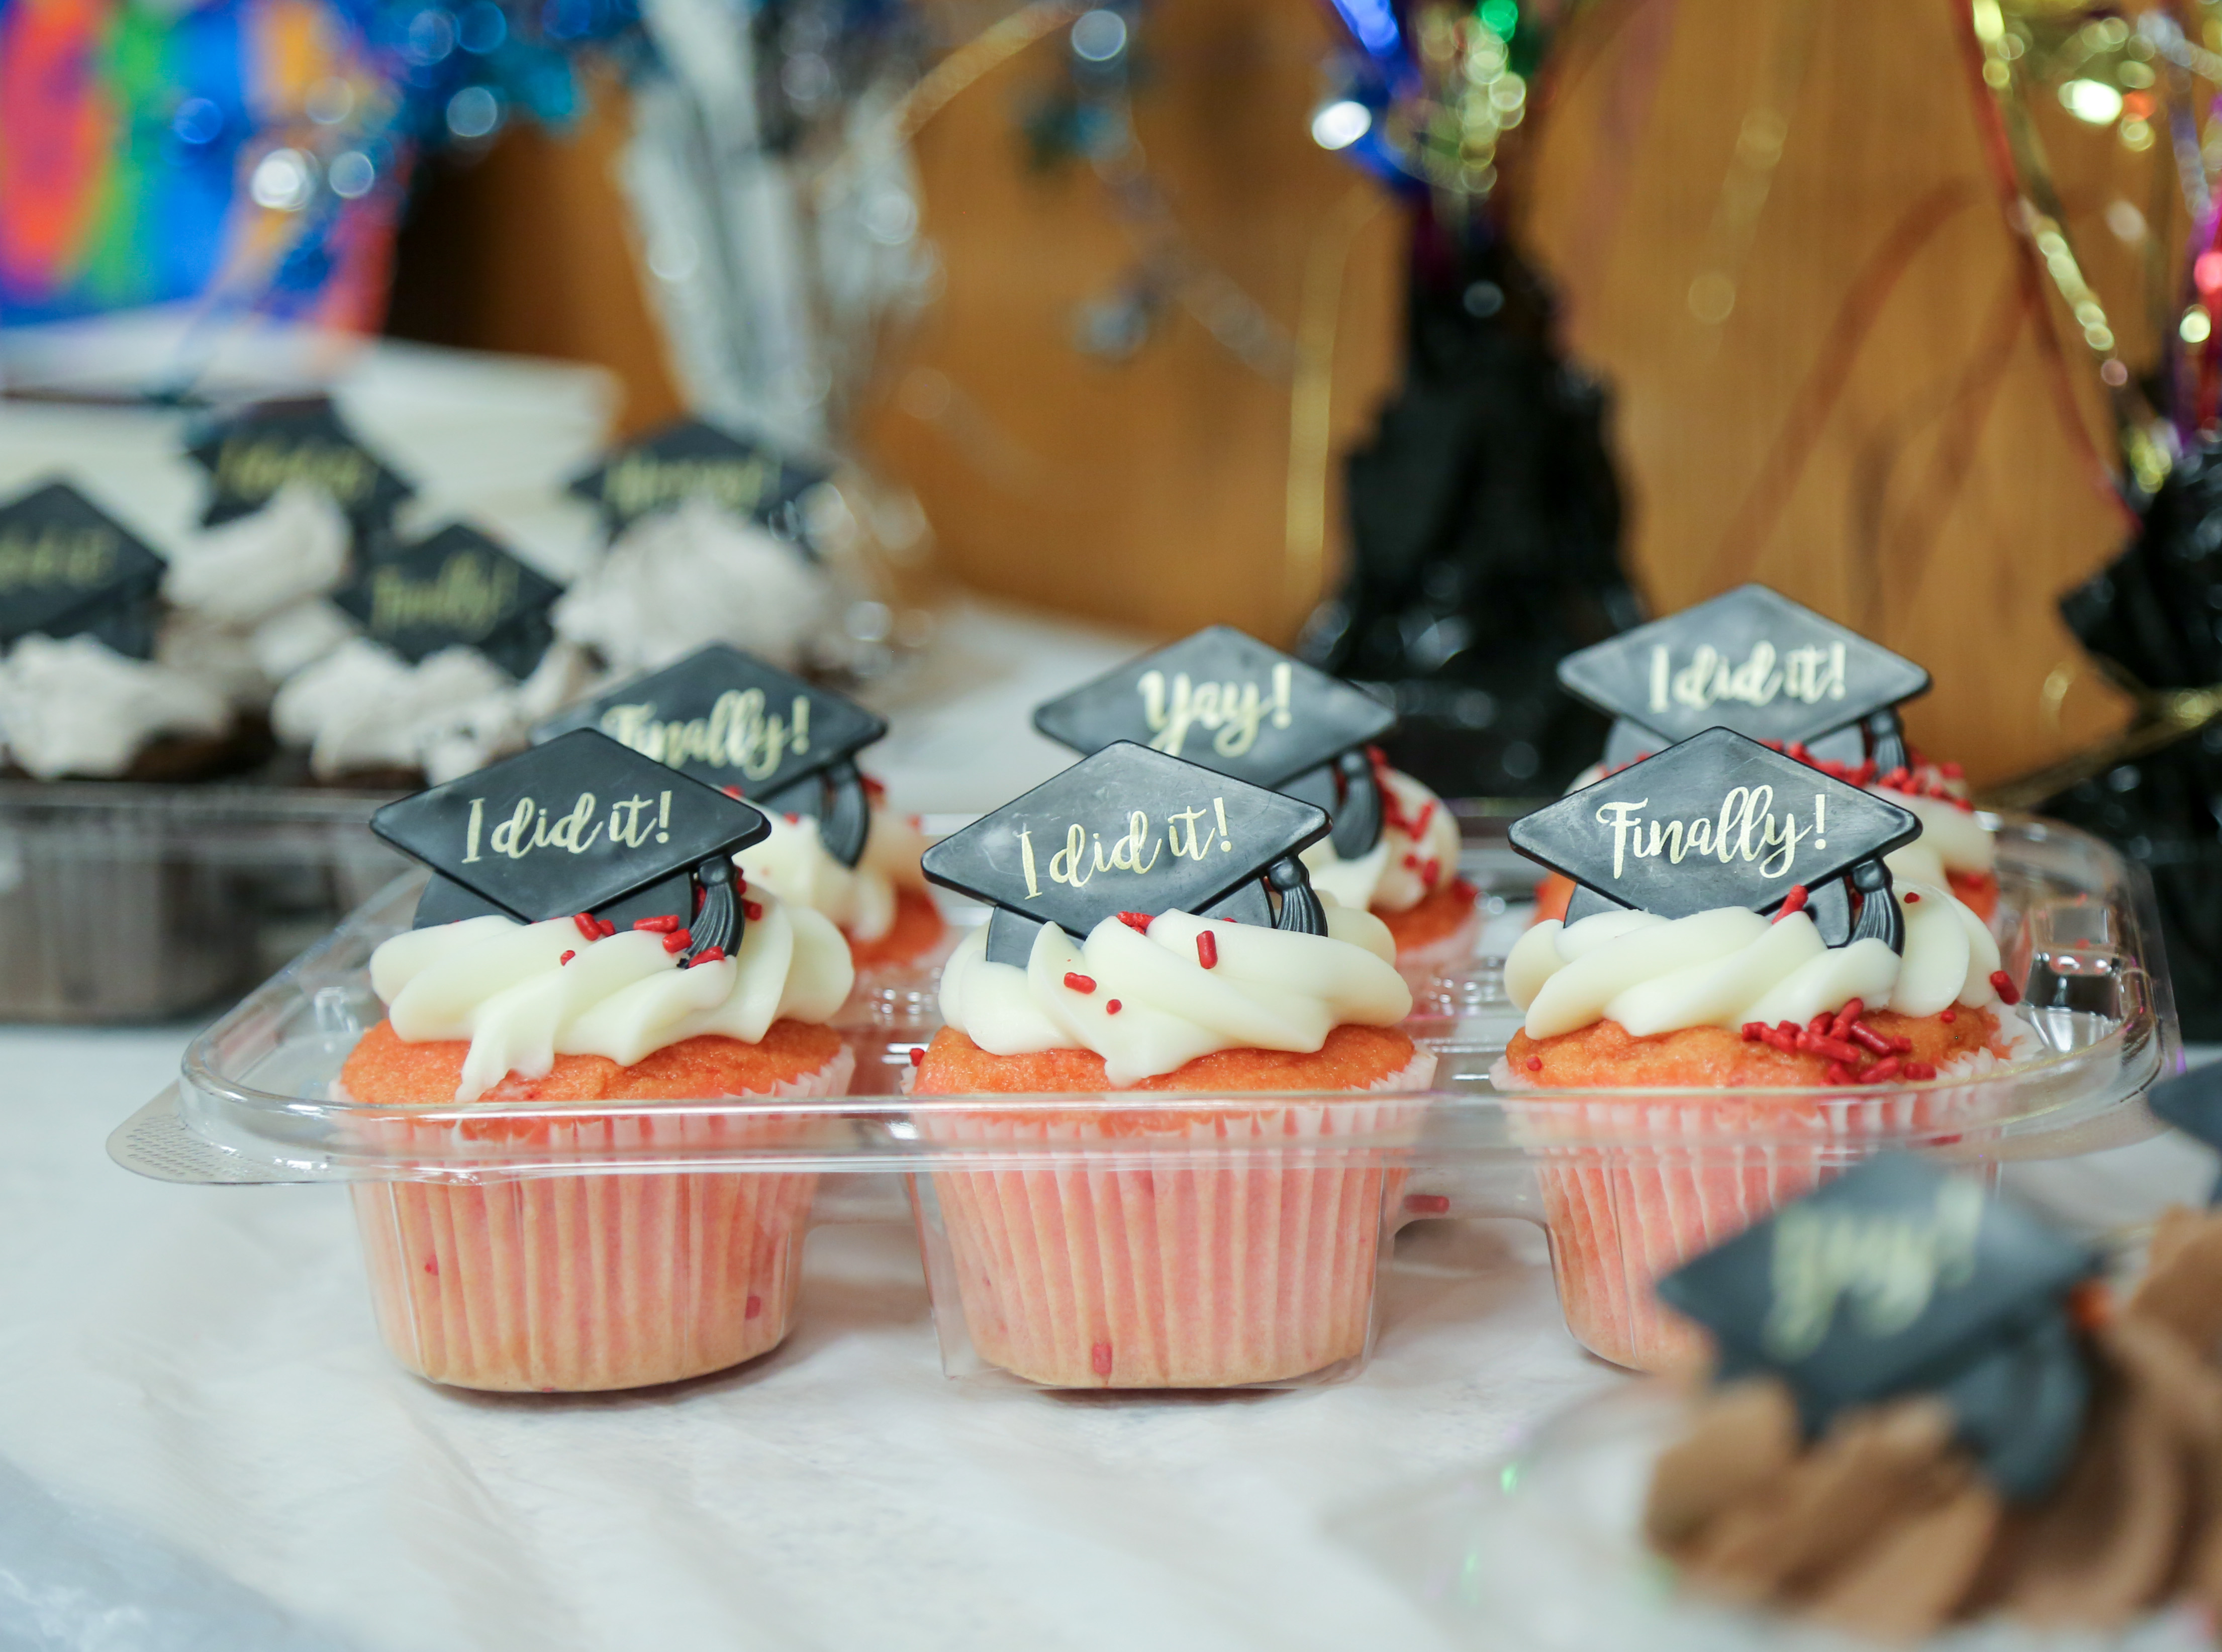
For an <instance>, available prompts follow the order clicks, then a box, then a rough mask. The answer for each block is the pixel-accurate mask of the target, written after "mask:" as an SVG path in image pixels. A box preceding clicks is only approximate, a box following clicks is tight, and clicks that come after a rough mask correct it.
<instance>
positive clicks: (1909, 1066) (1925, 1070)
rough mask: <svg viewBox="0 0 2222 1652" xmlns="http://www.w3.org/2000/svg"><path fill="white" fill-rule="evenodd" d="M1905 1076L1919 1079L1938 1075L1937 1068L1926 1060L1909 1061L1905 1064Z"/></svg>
mask: <svg viewBox="0 0 2222 1652" xmlns="http://www.w3.org/2000/svg"><path fill="white" fill-rule="evenodd" d="M1905 1076H1906V1077H1908V1078H1912V1079H1917V1080H1918V1079H1924V1078H1934V1077H1936V1068H1934V1067H1932V1066H1930V1065H1929V1064H1928V1063H1927V1062H1926V1061H1909V1062H1907V1063H1906V1064H1905Z"/></svg>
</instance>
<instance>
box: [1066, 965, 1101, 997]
mask: <svg viewBox="0 0 2222 1652" xmlns="http://www.w3.org/2000/svg"><path fill="white" fill-rule="evenodd" d="M1064 984H1065V985H1066V986H1067V987H1069V988H1070V989H1072V990H1073V991H1075V992H1093V991H1095V982H1094V981H1093V980H1091V979H1090V978H1089V977H1087V976H1084V975H1083V974H1081V973H1080V972H1079V971H1078V970H1066V971H1065V972H1064Z"/></svg>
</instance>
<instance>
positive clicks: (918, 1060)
mask: <svg viewBox="0 0 2222 1652" xmlns="http://www.w3.org/2000/svg"><path fill="white" fill-rule="evenodd" d="M910 1065H912V1066H913V1067H923V1066H924V1065H926V1046H924V1045H921V1044H913V1045H912V1046H910Z"/></svg>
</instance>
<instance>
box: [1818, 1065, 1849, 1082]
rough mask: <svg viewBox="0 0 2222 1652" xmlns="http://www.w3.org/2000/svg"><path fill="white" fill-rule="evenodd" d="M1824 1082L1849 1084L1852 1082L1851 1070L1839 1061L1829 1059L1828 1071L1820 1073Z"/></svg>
mask: <svg viewBox="0 0 2222 1652" xmlns="http://www.w3.org/2000/svg"><path fill="white" fill-rule="evenodd" d="M1821 1082H1822V1083H1823V1084H1850V1083H1852V1082H1853V1079H1852V1070H1851V1069H1850V1068H1849V1067H1848V1066H1846V1065H1844V1064H1843V1063H1842V1062H1841V1061H1831V1062H1830V1064H1829V1071H1826V1072H1824V1073H1823V1074H1822V1075H1821Z"/></svg>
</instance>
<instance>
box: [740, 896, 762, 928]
mask: <svg viewBox="0 0 2222 1652" xmlns="http://www.w3.org/2000/svg"><path fill="white" fill-rule="evenodd" d="M741 916H743V917H744V918H746V919H747V920H749V921H750V923H752V924H753V923H761V922H762V921H763V901H742V902H741Z"/></svg>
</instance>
